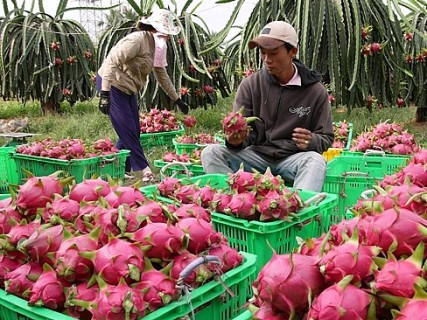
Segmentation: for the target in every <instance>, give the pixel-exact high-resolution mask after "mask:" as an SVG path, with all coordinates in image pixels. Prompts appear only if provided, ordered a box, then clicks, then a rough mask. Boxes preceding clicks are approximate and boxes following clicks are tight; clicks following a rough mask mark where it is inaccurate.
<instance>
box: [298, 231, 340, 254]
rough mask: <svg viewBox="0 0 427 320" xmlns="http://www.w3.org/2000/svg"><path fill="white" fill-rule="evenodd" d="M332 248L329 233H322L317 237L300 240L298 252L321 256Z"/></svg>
mask: <svg viewBox="0 0 427 320" xmlns="http://www.w3.org/2000/svg"><path fill="white" fill-rule="evenodd" d="M331 248H332V244H331V242H330V235H329V234H328V235H327V234H323V235H322V236H320V237H318V238H308V239H305V240H304V241H302V243H301V244H300V246H299V248H298V253H301V254H303V255H306V256H313V257H321V256H323V255H324V253H325V252H328V251H329V250H330V249H331Z"/></svg>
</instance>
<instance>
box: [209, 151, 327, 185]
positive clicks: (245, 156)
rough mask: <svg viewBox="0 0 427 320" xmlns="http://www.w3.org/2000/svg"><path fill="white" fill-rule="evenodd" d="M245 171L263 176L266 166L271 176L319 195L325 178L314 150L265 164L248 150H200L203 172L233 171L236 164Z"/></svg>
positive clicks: (319, 155)
mask: <svg viewBox="0 0 427 320" xmlns="http://www.w3.org/2000/svg"><path fill="white" fill-rule="evenodd" d="M241 163H243V164H244V169H245V171H251V170H252V169H255V170H257V171H259V172H261V173H264V172H265V171H266V169H267V168H268V167H270V169H271V173H272V174H273V175H275V176H276V175H280V176H281V177H282V178H283V179H284V180H285V181H286V182H287V183H291V182H292V181H293V188H295V189H300V190H308V191H314V192H321V191H322V187H323V183H324V181H325V175H326V159H325V158H324V157H323V156H322V155H321V154H319V153H317V152H314V151H306V152H299V153H296V154H293V155H291V156H289V157H287V158H285V159H283V160H278V161H276V162H269V161H267V160H266V159H264V158H262V157H261V156H259V155H258V154H257V153H255V152H254V151H252V150H250V149H247V148H246V149H243V150H240V151H237V152H236V151H233V150H230V149H228V148H227V147H225V146H221V145H216V144H212V145H209V146H207V147H206V148H205V149H203V151H202V165H203V168H204V170H205V172H206V173H222V174H228V173H233V172H236V171H237V170H238V169H239V168H240V164H241Z"/></svg>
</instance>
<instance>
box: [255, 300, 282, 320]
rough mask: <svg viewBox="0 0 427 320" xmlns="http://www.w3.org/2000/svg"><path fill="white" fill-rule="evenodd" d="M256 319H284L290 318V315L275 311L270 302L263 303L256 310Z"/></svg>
mask: <svg viewBox="0 0 427 320" xmlns="http://www.w3.org/2000/svg"><path fill="white" fill-rule="evenodd" d="M253 319H255V320H283V319H289V315H287V314H285V313H280V312H275V311H274V310H273V307H272V306H271V304H269V303H265V302H264V303H262V304H261V306H260V307H259V308H258V309H257V310H256V311H255V312H254V317H253Z"/></svg>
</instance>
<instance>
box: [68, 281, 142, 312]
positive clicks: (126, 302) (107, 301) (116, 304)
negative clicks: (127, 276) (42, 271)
mask: <svg viewBox="0 0 427 320" xmlns="http://www.w3.org/2000/svg"><path fill="white" fill-rule="evenodd" d="M97 281H98V284H99V294H98V297H97V298H96V299H95V300H92V301H85V300H79V299H77V298H76V299H70V300H68V301H67V305H68V306H71V307H80V308H83V309H85V310H87V311H89V312H90V313H91V314H92V318H91V319H92V320H123V319H126V320H137V319H139V318H142V317H144V316H145V313H146V308H145V303H144V300H143V298H142V294H140V293H138V292H137V291H136V290H134V289H133V288H131V287H129V286H128V284H127V283H126V281H124V280H123V279H122V280H120V282H119V284H118V285H108V284H106V283H105V282H104V281H102V279H99V278H98V279H97Z"/></svg>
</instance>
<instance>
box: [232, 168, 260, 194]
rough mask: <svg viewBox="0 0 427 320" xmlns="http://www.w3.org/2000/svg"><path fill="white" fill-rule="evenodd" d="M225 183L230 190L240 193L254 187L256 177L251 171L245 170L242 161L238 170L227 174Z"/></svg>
mask: <svg viewBox="0 0 427 320" xmlns="http://www.w3.org/2000/svg"><path fill="white" fill-rule="evenodd" d="M227 183H228V185H229V186H230V189H231V190H232V191H236V192H237V193H242V192H246V191H251V190H253V189H254V188H255V183H256V177H255V174H254V173H253V172H248V171H245V170H244V166H243V163H242V164H241V165H240V169H239V170H237V171H236V172H234V173H230V174H229V175H228V179H227Z"/></svg>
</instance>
